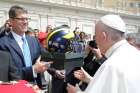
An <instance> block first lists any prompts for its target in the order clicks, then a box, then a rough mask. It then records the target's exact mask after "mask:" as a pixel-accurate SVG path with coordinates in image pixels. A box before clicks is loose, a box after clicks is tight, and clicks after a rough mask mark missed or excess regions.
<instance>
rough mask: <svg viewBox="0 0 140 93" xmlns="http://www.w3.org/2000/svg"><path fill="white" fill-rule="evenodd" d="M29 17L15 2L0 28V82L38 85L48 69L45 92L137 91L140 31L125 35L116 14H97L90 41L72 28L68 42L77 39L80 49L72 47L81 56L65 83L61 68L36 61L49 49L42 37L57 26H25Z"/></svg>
mask: <svg viewBox="0 0 140 93" xmlns="http://www.w3.org/2000/svg"><path fill="white" fill-rule="evenodd" d="M29 20H30V18H28V12H27V10H26V9H25V8H23V7H21V6H17V5H15V6H12V7H11V8H10V10H9V19H8V20H7V21H6V23H5V24H4V25H3V26H2V27H1V28H0V63H1V66H0V81H4V82H8V81H13V80H16V81H18V80H26V81H28V82H30V83H33V84H36V85H38V87H39V88H40V89H43V85H42V76H43V75H42V73H44V72H45V71H48V73H49V74H50V75H51V76H52V87H51V88H52V89H51V93H94V92H95V93H140V89H139V85H140V73H139V70H140V68H139V66H140V57H139V56H140V51H139V50H140V37H139V36H140V34H139V33H128V34H126V25H125V22H124V21H123V20H122V18H121V17H120V16H119V15H115V14H108V15H105V16H103V17H101V18H100V20H99V21H98V22H97V23H96V25H95V36H93V40H91V41H90V42H87V41H86V38H87V35H86V33H85V32H82V31H81V32H77V30H78V27H76V28H75V30H74V31H73V38H72V39H71V40H72V41H73V42H72V44H74V43H75V42H80V45H79V46H80V47H79V46H74V47H79V48H80V51H84V52H86V57H85V58H84V62H83V65H82V66H81V67H80V68H78V69H75V68H74V69H73V70H72V72H71V73H70V74H69V75H68V76H67V78H68V79H69V80H68V81H69V82H65V78H66V76H65V68H64V67H63V68H57V67H55V66H54V65H53V64H54V63H56V62H54V63H53V61H51V60H50V61H49V62H45V60H41V54H42V53H44V52H45V53H47V52H52V51H50V49H49V47H48V46H49V45H48V43H47V38H48V37H50V36H49V35H50V34H51V36H53V34H55V33H54V31H55V30H56V29H59V28H52V26H51V25H48V26H47V28H46V31H45V32H41V31H39V30H38V29H32V28H29V27H28V21H29ZM63 27H67V26H66V25H63ZM91 43H94V45H93V44H91ZM64 44H65V43H64ZM55 45H57V44H56V43H55ZM92 45H93V46H92ZM55 47H57V46H55ZM68 47H69V46H68ZM58 48H59V47H58ZM73 49H74V48H73ZM68 50H69V51H71V49H68ZM73 51H74V52H77V51H76V50H73ZM55 52H60V51H56V50H55ZM65 52H68V51H65ZM65 52H64V53H65ZM57 61H62V60H57ZM50 65H51V66H50ZM71 76H72V77H73V78H72V79H74V80H71ZM69 77H70V78H69Z"/></svg>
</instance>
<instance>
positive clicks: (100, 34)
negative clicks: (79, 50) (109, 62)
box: [95, 24, 104, 52]
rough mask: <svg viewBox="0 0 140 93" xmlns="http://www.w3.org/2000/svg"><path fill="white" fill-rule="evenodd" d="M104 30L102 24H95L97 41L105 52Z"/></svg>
mask: <svg viewBox="0 0 140 93" xmlns="http://www.w3.org/2000/svg"><path fill="white" fill-rule="evenodd" d="M102 30H103V28H102V26H101V24H96V26H95V39H96V43H97V45H98V47H99V49H100V50H101V52H103V44H104V42H103V41H104V40H103V39H104V38H103V31H102Z"/></svg>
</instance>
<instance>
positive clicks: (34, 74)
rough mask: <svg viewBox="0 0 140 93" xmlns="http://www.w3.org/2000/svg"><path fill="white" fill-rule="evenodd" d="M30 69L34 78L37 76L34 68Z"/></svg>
mask: <svg viewBox="0 0 140 93" xmlns="http://www.w3.org/2000/svg"><path fill="white" fill-rule="evenodd" d="M32 71H33V76H34V78H37V73H35V70H34V68H33V67H32Z"/></svg>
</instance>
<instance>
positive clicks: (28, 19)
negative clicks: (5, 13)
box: [13, 17, 31, 21]
mask: <svg viewBox="0 0 140 93" xmlns="http://www.w3.org/2000/svg"><path fill="white" fill-rule="evenodd" d="M13 19H17V20H19V21H25V20H26V21H30V20H31V18H16V17H15V18H13Z"/></svg>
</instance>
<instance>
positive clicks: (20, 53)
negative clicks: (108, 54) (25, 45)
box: [9, 33, 24, 59]
mask: <svg viewBox="0 0 140 93" xmlns="http://www.w3.org/2000/svg"><path fill="white" fill-rule="evenodd" d="M9 44H10V46H11V48H13V49H14V50H15V51H16V52H17V54H18V55H19V56H21V57H22V58H23V59H24V57H23V54H22V50H21V49H20V47H19V45H18V43H17V42H16V40H15V39H14V37H13V35H12V34H11V33H10V34H9Z"/></svg>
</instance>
